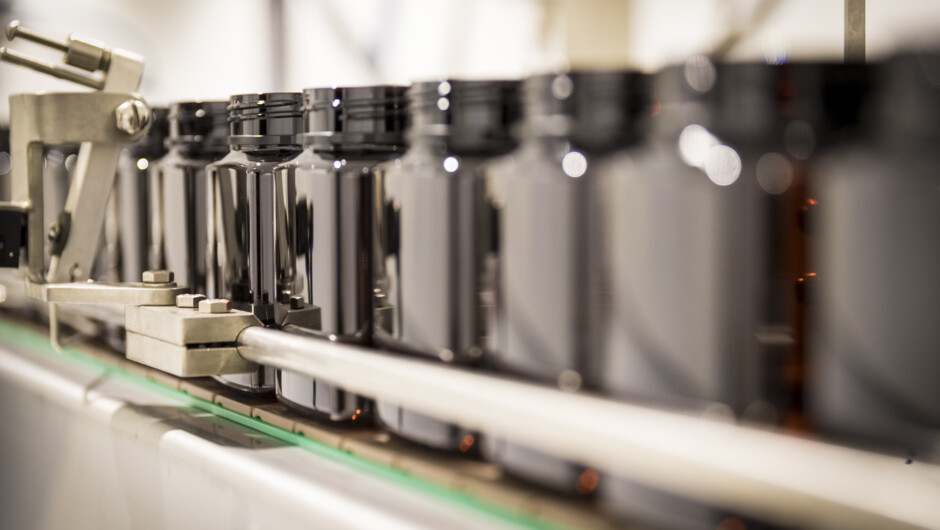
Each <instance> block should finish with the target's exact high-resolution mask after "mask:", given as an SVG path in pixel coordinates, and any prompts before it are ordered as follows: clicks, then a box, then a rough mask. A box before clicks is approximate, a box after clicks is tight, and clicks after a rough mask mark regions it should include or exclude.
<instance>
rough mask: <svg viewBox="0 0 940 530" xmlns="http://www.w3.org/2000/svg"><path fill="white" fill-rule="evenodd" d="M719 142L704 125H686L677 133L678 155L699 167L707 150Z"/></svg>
mask: <svg viewBox="0 0 940 530" xmlns="http://www.w3.org/2000/svg"><path fill="white" fill-rule="evenodd" d="M720 143H721V142H719V141H718V138H715V137H714V136H713V135H712V133H710V132H708V129H706V128H705V127H702V126H701V125H698V124H692V125H688V126H686V128H685V129H682V133H681V134H679V156H680V157H681V158H682V161H683V162H685V163H686V164H688V165H690V166H692V167H697V168H701V167H702V165H703V164H705V157H706V156H707V155H708V151H709V150H711V148H713V147H715V146H717V145H719V144H720Z"/></svg>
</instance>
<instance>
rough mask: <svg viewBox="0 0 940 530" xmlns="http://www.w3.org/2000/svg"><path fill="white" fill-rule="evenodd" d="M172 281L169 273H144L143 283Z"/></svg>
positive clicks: (171, 274)
mask: <svg viewBox="0 0 940 530" xmlns="http://www.w3.org/2000/svg"><path fill="white" fill-rule="evenodd" d="M172 281H173V273H172V272H171V271H144V275H143V282H144V283H170V282H172Z"/></svg>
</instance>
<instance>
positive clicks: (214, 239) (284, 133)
mask: <svg viewBox="0 0 940 530" xmlns="http://www.w3.org/2000/svg"><path fill="white" fill-rule="evenodd" d="M301 104H302V96H301V94H300V93H294V92H275V93H267V94H242V95H237V96H232V98H231V99H230V100H229V105H228V121H229V133H230V134H229V137H228V141H229V145H230V146H231V151H229V153H228V154H227V155H226V156H225V157H224V158H222V159H221V160H218V161H216V162H213V163H211V164H209V165H208V166H206V178H207V180H208V197H207V200H206V219H207V241H206V244H207V245H206V283H207V290H208V293H207V294H208V296H209V297H211V298H227V299H229V300H231V302H232V307H234V308H236V309H242V310H246V311H252V312H253V313H254V314H255V316H257V317H258V318H259V319H260V320H261V321H262V322H264V323H265V324H276V323H277V322H279V318H281V317H283V314H282V312H281V307H282V306H280V305H278V295H279V291H280V289H279V285H278V277H277V267H276V266H275V263H276V259H277V250H276V246H277V245H276V234H275V232H274V222H275V221H274V220H275V215H274V205H275V200H274V168H275V166H277V165H278V164H280V163H282V162H286V161H288V160H290V159H291V158H293V157H295V156H297V155H298V154H299V153H300V143H299V140H298V135H299V134H300V132H301V131H302V130H303V114H302V111H301ZM283 307H287V306H286V304H284V306H283ZM217 379H219V380H220V381H221V382H223V383H225V384H228V385H229V386H232V387H234V388H237V389H240V390H245V391H249V392H266V391H270V390H273V389H274V372H273V370H271V369H268V368H265V367H263V366H262V367H260V368H258V369H257V370H256V371H254V372H252V373H248V374H235V375H226V376H219V377H218V378H217Z"/></svg>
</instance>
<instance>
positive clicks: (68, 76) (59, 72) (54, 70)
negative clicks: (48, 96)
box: [0, 47, 104, 90]
mask: <svg viewBox="0 0 940 530" xmlns="http://www.w3.org/2000/svg"><path fill="white" fill-rule="evenodd" d="M0 60H3V61H6V62H8V63H13V64H18V65H20V66H25V67H27V68H29V69H31V70H35V71H37V72H42V73H44V74H49V75H51V76H53V77H58V78H59V79H65V80H66V81H71V82H73V83H78V84H80V85H84V86H87V87H89V88H94V89H95V90H101V89H103V88H104V81H103V80H101V79H96V78H94V77H89V76H86V75H82V74H80V73H78V72H75V71H73V70H71V69H69V68H65V67H62V66H59V65H55V64H51V63H46V62H43V61H39V60H36V59H33V58H32V57H30V56H28V55H26V54H24V53H20V52H18V51H16V50H10V49H8V48H6V47H3V48H0Z"/></svg>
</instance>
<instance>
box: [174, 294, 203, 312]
mask: <svg viewBox="0 0 940 530" xmlns="http://www.w3.org/2000/svg"><path fill="white" fill-rule="evenodd" d="M205 299H206V296H205V295H202V294H178V295H176V307H188V308H190V309H196V308H197V307H199V302H202V301H203V300H205Z"/></svg>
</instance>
